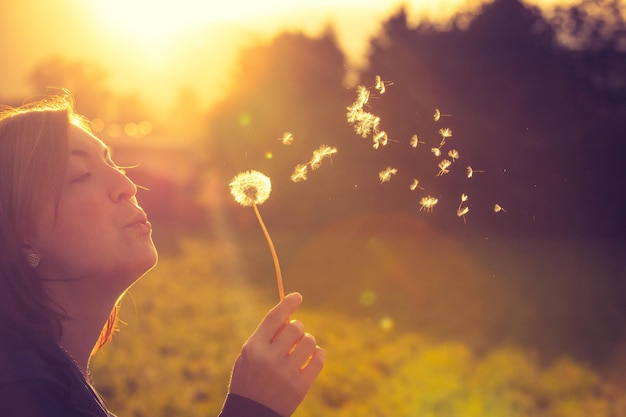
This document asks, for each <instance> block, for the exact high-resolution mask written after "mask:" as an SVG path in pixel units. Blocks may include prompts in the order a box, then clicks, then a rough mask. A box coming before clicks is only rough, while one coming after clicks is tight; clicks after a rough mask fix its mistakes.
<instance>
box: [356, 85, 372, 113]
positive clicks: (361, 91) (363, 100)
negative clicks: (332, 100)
mask: <svg viewBox="0 0 626 417" xmlns="http://www.w3.org/2000/svg"><path fill="white" fill-rule="evenodd" d="M356 93H357V100H356V102H355V103H354V104H356V105H357V106H358V107H361V108H363V106H365V105H366V104H367V102H368V101H369V99H370V90H368V89H367V87H365V86H364V85H360V86H358V87H357V88H356Z"/></svg>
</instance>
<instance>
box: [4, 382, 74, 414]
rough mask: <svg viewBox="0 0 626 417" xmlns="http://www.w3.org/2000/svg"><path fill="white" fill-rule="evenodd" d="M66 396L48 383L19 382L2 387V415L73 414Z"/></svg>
mask: <svg viewBox="0 0 626 417" xmlns="http://www.w3.org/2000/svg"><path fill="white" fill-rule="evenodd" d="M64 398H66V396H64V395H62V394H61V393H60V392H59V387H58V386H56V385H54V384H50V383H49V382H47V381H37V380H31V381H19V382H13V383H7V384H3V385H0V415H1V416H3V417H21V416H32V417H47V416H68V415H70V414H71V411H70V407H69V403H68V402H67V401H65V400H64Z"/></svg>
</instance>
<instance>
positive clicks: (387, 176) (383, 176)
mask: <svg viewBox="0 0 626 417" xmlns="http://www.w3.org/2000/svg"><path fill="white" fill-rule="evenodd" d="M397 173H398V170H397V169H396V168H391V167H387V168H385V169H384V170H382V171H380V172H379V173H378V178H380V182H381V184H382V183H384V182H389V181H390V180H391V176H392V175H396V174H397Z"/></svg>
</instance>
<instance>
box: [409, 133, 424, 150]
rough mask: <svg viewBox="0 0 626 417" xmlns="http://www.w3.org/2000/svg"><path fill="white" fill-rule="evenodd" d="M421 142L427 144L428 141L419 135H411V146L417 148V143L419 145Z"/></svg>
mask: <svg viewBox="0 0 626 417" xmlns="http://www.w3.org/2000/svg"><path fill="white" fill-rule="evenodd" d="M420 143H422V144H425V143H426V142H422V141H420V140H419V138H418V137H417V135H413V136H411V147H413V148H417V145H419V144H420Z"/></svg>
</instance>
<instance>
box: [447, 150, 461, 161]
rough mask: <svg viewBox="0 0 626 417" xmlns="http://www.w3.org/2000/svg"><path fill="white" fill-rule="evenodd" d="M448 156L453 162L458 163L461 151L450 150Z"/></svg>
mask: <svg viewBox="0 0 626 417" xmlns="http://www.w3.org/2000/svg"><path fill="white" fill-rule="evenodd" d="M448 156H449V157H450V158H451V159H452V160H453V161H456V160H457V159H459V151H457V150H456V149H450V150H449V151H448Z"/></svg>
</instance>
